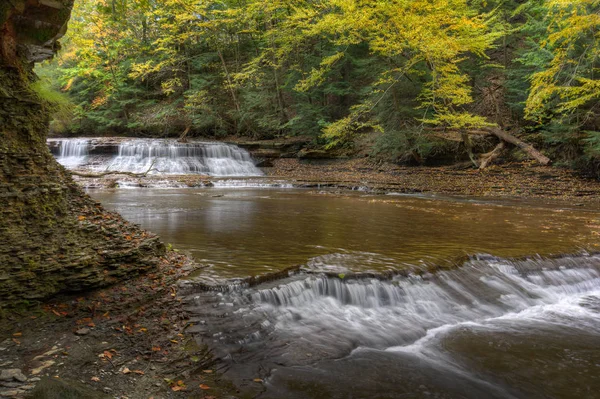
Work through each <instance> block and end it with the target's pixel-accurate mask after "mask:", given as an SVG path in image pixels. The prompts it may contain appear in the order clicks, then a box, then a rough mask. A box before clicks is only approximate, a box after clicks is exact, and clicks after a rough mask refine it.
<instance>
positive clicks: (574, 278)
mask: <svg viewBox="0 0 600 399" xmlns="http://www.w3.org/2000/svg"><path fill="white" fill-rule="evenodd" d="M219 295H221V296H222V299H221V304H222V305H223V304H227V303H229V304H230V305H229V306H236V307H237V306H239V307H240V309H241V310H240V312H242V313H243V314H244V315H245V317H249V318H252V314H255V315H263V316H261V317H264V316H266V317H267V319H268V320H269V323H268V324H267V325H266V327H265V325H262V326H261V327H260V328H259V329H258V330H254V331H245V334H246V335H245V338H242V341H246V342H249V341H248V340H250V341H251V340H254V339H258V338H260V337H263V338H264V337H265V336H266V335H270V334H276V335H277V336H280V337H286V338H285V339H286V340H287V339H290V342H292V344H291V345H295V344H296V343H299V342H302V345H305V346H308V347H312V348H318V347H321V348H323V347H328V348H330V349H332V350H333V351H334V352H337V351H339V353H340V354H341V353H347V352H349V351H351V350H353V349H355V348H358V347H368V348H375V349H386V348H392V349H390V350H403V349H402V348H413V349H414V346H413V345H417V344H419V343H420V342H422V340H424V339H429V338H431V336H437V335H439V334H440V332H442V331H448V330H451V329H453V328H455V327H457V326H460V325H463V324H469V325H472V324H473V323H475V324H482V325H489V324H490V323H496V321H497V320H504V321H506V320H509V319H511V318H518V319H527V320H536V321H538V322H539V321H540V320H546V321H547V322H548V323H555V324H556V323H559V324H560V323H564V324H565V325H570V324H573V325H575V324H577V325H578V327H585V328H590V329H591V330H593V331H595V332H597V333H599V334H600V312H599V310H600V258H599V257H597V256H589V257H586V256H583V257H576V258H564V259H560V260H527V261H520V262H515V261H508V260H502V259H495V258H486V259H483V260H472V261H470V262H468V263H467V264H466V265H465V266H463V267H461V268H459V269H456V270H451V271H442V272H438V273H435V274H426V275H423V276H417V275H411V276H409V277H400V276H398V277H397V278H394V279H392V280H379V279H371V278H368V279H347V278H345V279H344V280H343V279H340V278H332V277H326V276H322V275H311V276H304V277H302V278H298V277H294V278H292V281H289V282H285V281H283V282H281V283H280V284H279V285H276V286H272V287H270V288H264V289H259V290H254V289H247V290H243V291H242V292H230V293H223V294H219ZM590 303H591V304H595V305H594V306H595V307H594V306H591V305H590ZM263 327H264V328H263ZM240 332H241V331H240ZM305 337H310V340H309V342H304V341H303V338H305ZM427 337H429V338H427ZM260 339H262V338H260ZM599 339H600V338H599ZM307 350H308V349H307ZM411 350H412V349H411Z"/></svg>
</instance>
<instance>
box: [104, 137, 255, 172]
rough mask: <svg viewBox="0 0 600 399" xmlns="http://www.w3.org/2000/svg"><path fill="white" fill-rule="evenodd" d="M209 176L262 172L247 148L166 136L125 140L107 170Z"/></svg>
mask: <svg viewBox="0 0 600 399" xmlns="http://www.w3.org/2000/svg"><path fill="white" fill-rule="evenodd" d="M151 167H152V169H155V170H156V171H155V172H156V173H160V174H205V175H210V176H260V175H262V172H261V171H260V169H258V168H257V167H256V166H255V165H254V162H253V161H252V157H251V156H250V154H249V153H248V151H246V150H244V149H242V148H240V147H237V146H234V145H229V144H222V143H190V144H183V143H176V142H172V141H164V140H150V141H148V140H135V141H126V142H123V143H121V145H120V146H119V153H118V155H117V156H116V157H115V158H114V159H113V160H112V162H111V163H110V165H108V168H107V169H108V170H118V171H122V172H134V173H143V172H146V171H147V170H148V169H150V168H151Z"/></svg>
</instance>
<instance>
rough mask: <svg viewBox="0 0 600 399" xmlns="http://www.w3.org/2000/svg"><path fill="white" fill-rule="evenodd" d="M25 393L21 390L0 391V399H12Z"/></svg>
mask: <svg viewBox="0 0 600 399" xmlns="http://www.w3.org/2000/svg"><path fill="white" fill-rule="evenodd" d="M22 393H23V391H21V390H19V389H11V390H8V391H0V398H4V397H6V398H12V397H14V396H19V395H21V394H22Z"/></svg>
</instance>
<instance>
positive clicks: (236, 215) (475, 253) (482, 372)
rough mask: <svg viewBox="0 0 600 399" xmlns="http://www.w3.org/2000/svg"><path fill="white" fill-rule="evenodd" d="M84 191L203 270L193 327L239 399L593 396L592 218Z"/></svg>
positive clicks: (520, 208)
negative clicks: (251, 280)
mask: <svg viewBox="0 0 600 399" xmlns="http://www.w3.org/2000/svg"><path fill="white" fill-rule="evenodd" d="M90 193H91V194H92V195H93V196H94V197H95V198H96V199H98V200H99V201H101V202H102V203H103V204H104V205H105V206H107V207H108V208H110V209H113V210H116V211H119V212H120V213H121V214H122V215H124V216H125V217H126V218H127V219H129V220H131V221H134V222H136V223H140V224H141V225H142V226H143V227H144V228H147V229H149V230H152V231H154V232H156V233H158V234H159V235H161V237H162V238H163V239H164V240H165V241H166V242H169V243H171V244H172V245H173V247H175V248H178V249H179V250H182V251H186V252H188V253H190V254H191V255H192V256H193V257H194V258H196V259H197V260H198V261H199V262H200V263H202V264H204V265H207V268H205V269H203V270H202V271H201V272H199V273H198V274H197V275H196V276H195V279H196V280H197V281H200V282H202V284H203V285H202V287H205V286H206V284H208V285H213V286H214V287H215V289H216V288H219V290H215V291H205V290H203V289H200V288H194V285H193V284H192V285H191V286H190V287H191V288H189V297H188V298H187V302H188V310H189V311H190V312H191V314H192V315H193V318H192V324H193V326H192V327H191V328H190V329H189V330H188V332H189V333H190V334H194V336H196V337H197V341H198V343H199V344H202V345H208V347H210V348H211V350H212V351H213V353H214V354H215V356H217V357H219V358H220V359H221V361H222V363H223V364H224V368H223V369H222V370H223V372H224V376H225V377H226V378H228V379H230V380H232V381H233V382H234V383H235V384H236V385H237V386H238V387H239V389H240V390H241V392H242V394H241V396H242V397H245V396H247V397H252V396H257V397H260V398H597V397H598V393H599V392H600V257H598V256H595V255H591V254H587V253H586V252H585V250H593V249H594V248H595V246H596V245H597V241H598V240H597V237H598V232H599V231H600V214H599V213H597V212H593V211H583V210H579V209H576V208H570V209H569V208H568V207H563V208H557V207H555V206H548V205H546V204H542V203H536V202H529V203H523V202H516V203H515V202H512V203H508V202H493V201H492V202H490V201H488V202H485V201H476V200H472V199H452V198H435V197H414V196H395V195H371V194H369V193H342V194H339V193H334V192H331V191H319V190H313V191H311V190H296V189H288V190H281V189H256V188H241V189H240V188H206V189H179V190H167V189H165V190H153V189H119V190H103V191H93V190H92V191H90ZM566 253H570V254H575V255H574V256H567V255H561V254H566ZM295 265H300V266H301V268H300V269H299V270H298V271H296V272H293V273H289V275H287V274H286V275H284V276H278V278H277V279H275V280H273V281H268V282H264V283H262V284H258V285H255V286H251V287H250V286H248V285H244V284H242V283H241V282H243V280H242V279H243V278H245V277H247V276H255V275H268V274H269V273H273V272H276V271H280V270H283V269H286V268H288V267H290V266H295ZM255 379H260V380H262V382H261V383H257V382H255Z"/></svg>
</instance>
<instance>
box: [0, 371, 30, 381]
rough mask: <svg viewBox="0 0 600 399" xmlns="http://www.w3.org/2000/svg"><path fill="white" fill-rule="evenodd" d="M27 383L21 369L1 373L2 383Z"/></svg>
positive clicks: (0, 379)
mask: <svg viewBox="0 0 600 399" xmlns="http://www.w3.org/2000/svg"><path fill="white" fill-rule="evenodd" d="M13 380H14V381H19V382H25V381H27V377H25V375H24V374H23V373H22V372H21V370H19V369H6V370H2V372H1V373H0V381H13Z"/></svg>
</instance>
